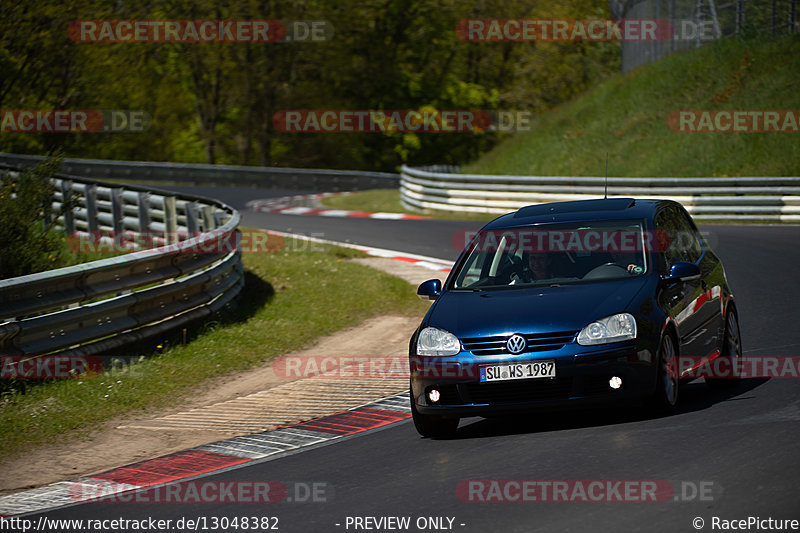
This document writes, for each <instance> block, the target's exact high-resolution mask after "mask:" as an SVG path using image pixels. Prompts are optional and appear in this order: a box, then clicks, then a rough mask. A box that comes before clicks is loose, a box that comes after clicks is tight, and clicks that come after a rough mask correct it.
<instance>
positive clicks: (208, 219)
mask: <svg viewBox="0 0 800 533" xmlns="http://www.w3.org/2000/svg"><path fill="white" fill-rule="evenodd" d="M201 213H202V215H203V231H211V230H213V229H217V221H216V219H215V218H214V207H213V206H210V205H204V206H203V209H202V211H201Z"/></svg>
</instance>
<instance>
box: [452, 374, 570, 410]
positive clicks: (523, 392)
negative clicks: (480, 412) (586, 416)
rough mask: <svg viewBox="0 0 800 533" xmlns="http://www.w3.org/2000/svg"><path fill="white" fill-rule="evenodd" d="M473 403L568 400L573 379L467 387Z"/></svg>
mask: <svg viewBox="0 0 800 533" xmlns="http://www.w3.org/2000/svg"><path fill="white" fill-rule="evenodd" d="M466 389H467V393H468V394H469V399H470V401H471V402H472V403H482V404H498V403H514V402H531V401H536V400H560V399H567V398H569V396H570V393H571V392H572V378H571V377H564V378H555V379H527V380H516V381H499V382H496V383H469V384H467V385H466Z"/></svg>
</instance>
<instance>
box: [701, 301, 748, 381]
mask: <svg viewBox="0 0 800 533" xmlns="http://www.w3.org/2000/svg"><path fill="white" fill-rule="evenodd" d="M721 357H725V358H727V359H728V368H729V369H730V370H729V375H728V376H724V377H719V378H706V383H707V384H708V386H709V387H711V388H712V389H720V388H725V387H734V386H736V385H737V384H738V383H739V380H740V379H741V373H740V372H739V361H740V360H741V357H742V337H741V334H740V333H739V320H738V319H737V317H736V311H734V310H733V308H731V310H730V311H728V317H727V318H726V319H725V337H724V340H723V342H722V355H721ZM712 364H713V363H712Z"/></svg>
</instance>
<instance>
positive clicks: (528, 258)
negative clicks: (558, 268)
mask: <svg viewBox="0 0 800 533" xmlns="http://www.w3.org/2000/svg"><path fill="white" fill-rule="evenodd" d="M522 255H523V263H522V269H521V270H519V271H518V272H514V273H513V274H511V282H510V283H509V285H515V284H516V283H530V282H532V281H538V280H543V279H550V278H552V277H553V273H552V270H551V266H552V263H553V259H552V254H550V253H547V252H540V253H531V252H524V253H523V254H522Z"/></svg>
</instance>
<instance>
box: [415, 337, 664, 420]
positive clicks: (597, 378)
mask: <svg viewBox="0 0 800 533" xmlns="http://www.w3.org/2000/svg"><path fill="white" fill-rule="evenodd" d="M535 360H554V361H555V363H556V377H555V378H536V379H519V380H510V381H495V382H488V383H482V382H480V379H479V377H478V376H479V372H480V370H479V369H480V367H481V366H485V365H496V364H507V363H519V362H529V361H535ZM410 369H411V394H412V398H413V401H414V402H415V403H416V408H417V411H419V412H420V413H422V414H437V415H447V416H458V417H467V416H485V415H493V414H502V413H506V412H519V411H529V410H551V409H558V408H564V407H571V406H579V405H601V404H604V403H606V402H614V401H621V400H631V399H635V398H642V397H645V396H648V395H650V394H652V393H653V392H654V390H655V384H656V373H657V368H656V364H655V357H654V354H653V353H651V352H650V351H649V350H640V349H637V347H636V346H635V345H634V344H632V343H614V344H612V345H605V346H599V347H583V346H578V345H576V344H569V345H567V346H565V347H564V348H562V349H560V350H557V351H555V352H537V353H526V354H521V355H519V356H499V357H497V356H492V357H476V356H473V355H472V354H471V353H469V352H462V353H461V354H459V355H456V356H451V357H420V356H412V357H411V361H410ZM612 376H618V377H620V378H622V386H621V387H620V388H619V389H612V388H611V386H610V385H609V379H610V378H611V377H612ZM434 388H435V389H437V390H438V391H439V393H440V398H439V400H438V401H437V402H435V403H433V402H431V401H430V400H429V399H428V392H429V391H430V390H431V389H434Z"/></svg>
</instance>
